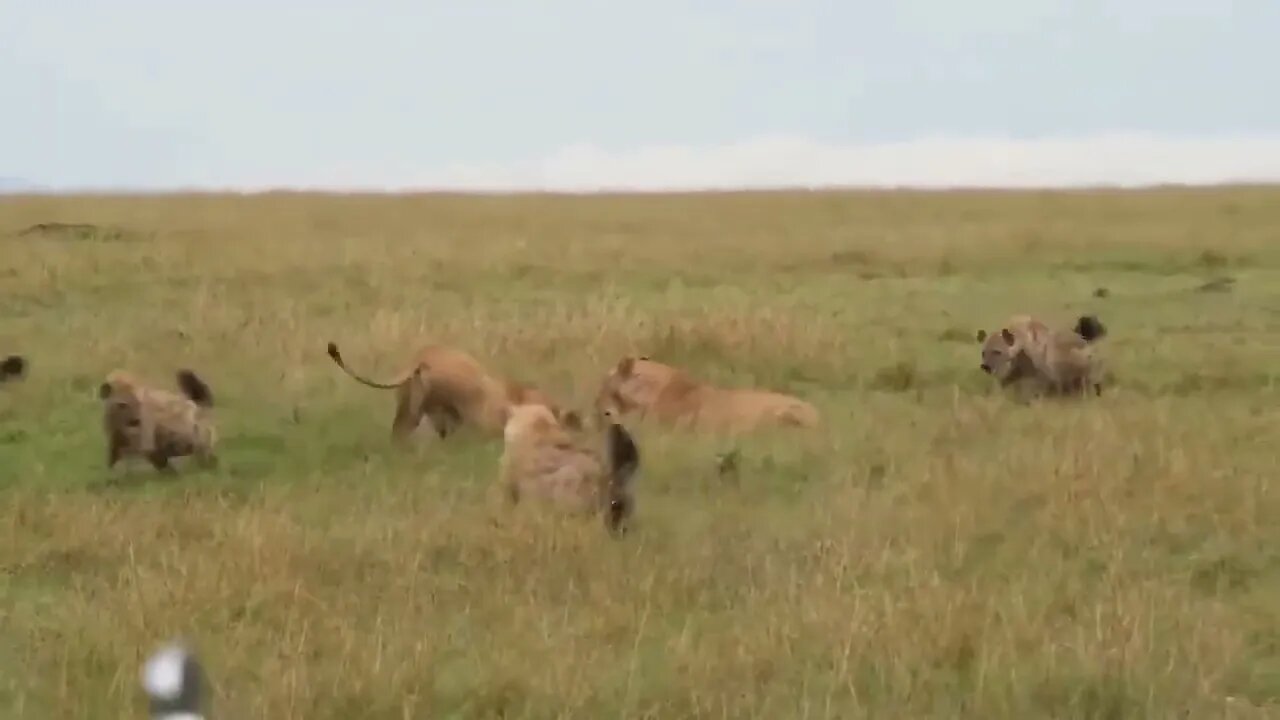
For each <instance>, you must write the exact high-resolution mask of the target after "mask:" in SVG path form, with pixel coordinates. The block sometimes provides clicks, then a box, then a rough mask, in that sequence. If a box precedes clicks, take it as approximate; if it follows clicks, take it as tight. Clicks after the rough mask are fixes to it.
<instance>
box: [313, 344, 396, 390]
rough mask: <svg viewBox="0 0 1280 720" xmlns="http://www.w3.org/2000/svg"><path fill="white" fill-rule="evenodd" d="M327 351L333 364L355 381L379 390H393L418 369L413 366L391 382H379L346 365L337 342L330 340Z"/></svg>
mask: <svg viewBox="0 0 1280 720" xmlns="http://www.w3.org/2000/svg"><path fill="white" fill-rule="evenodd" d="M327 352H328V353H329V357H330V359H332V360H333V362H334V364H336V365H337V366H338V367H340V368H342V372H344V373H346V374H348V375H350V376H351V377H352V378H354V379H355V381H356V382H358V383H360V384H362V385H368V386H369V387H371V388H377V389H379V390H394V389H395V388H398V387H400V386H401V385H403V384H404V381H405V380H408V379H409V378H410V377H412V376H413V375H414V374H415V373H416V372H417V371H418V368H417V366H415V367H414V368H413V369H412V370H410V371H408V372H405V373H402V374H401V375H400V377H398V378H396V379H395V380H392V381H391V382H386V383H380V382H378V381H376V380H370V379H369V378H366V377H362V376H360V375H357V374H356V373H355V371H353V370H352V369H351V368H349V367H347V364H346V363H345V362H343V361H342V353H340V352H338V344H337V343H335V342H332V341H330V342H329V347H328V349H327Z"/></svg>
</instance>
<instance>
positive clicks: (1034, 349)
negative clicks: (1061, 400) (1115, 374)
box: [977, 315, 1107, 395]
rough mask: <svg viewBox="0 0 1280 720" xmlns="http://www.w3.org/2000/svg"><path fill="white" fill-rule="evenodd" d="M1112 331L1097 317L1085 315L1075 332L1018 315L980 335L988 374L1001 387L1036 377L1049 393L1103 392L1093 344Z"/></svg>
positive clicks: (1080, 319) (1035, 379)
mask: <svg viewBox="0 0 1280 720" xmlns="http://www.w3.org/2000/svg"><path fill="white" fill-rule="evenodd" d="M1106 333H1107V329H1106V328H1105V327H1104V326H1103V325H1102V323H1101V322H1100V321H1099V320H1098V318H1097V317H1095V316H1092V315H1083V316H1081V317H1080V318H1078V319H1077V320H1076V324H1075V326H1074V327H1073V328H1072V329H1071V330H1070V331H1065V332H1064V331H1061V330H1054V329H1051V328H1050V327H1049V326H1048V325H1046V324H1045V323H1044V322H1042V321H1040V320H1038V319H1036V318H1034V317H1031V316H1030V315H1014V316H1013V317H1011V318H1010V319H1009V322H1008V323H1007V324H1006V325H1005V327H1003V328H1001V330H1000V332H997V333H991V334H988V333H987V332H986V331H985V330H979V331H978V333H977V339H978V342H979V343H981V344H982V362H981V364H980V365H979V367H980V368H981V369H982V371H983V372H985V373H987V374H988V375H991V376H993V377H995V378H997V379H998V380H999V381H1000V386H1001V387H1007V386H1009V385H1011V384H1013V383H1015V382H1018V381H1020V380H1032V381H1034V382H1035V384H1036V385H1037V386H1038V387H1039V388H1040V389H1041V390H1043V391H1044V392H1046V393H1047V394H1050V395H1066V394H1083V393H1085V392H1087V391H1089V390H1093V392H1094V394H1095V395H1101V394H1102V384H1101V383H1100V382H1097V381H1096V379H1095V375H1096V374H1097V367H1096V366H1097V361H1096V359H1095V358H1094V356H1093V344H1094V342H1095V341H1097V340H1098V339H1100V338H1102V337H1104V336H1105V335H1106Z"/></svg>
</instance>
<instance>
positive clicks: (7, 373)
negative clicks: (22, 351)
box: [0, 355, 27, 382]
mask: <svg viewBox="0 0 1280 720" xmlns="http://www.w3.org/2000/svg"><path fill="white" fill-rule="evenodd" d="M26 372H27V359H26V358H24V357H22V356H21V355H10V356H9V357H7V358H5V359H4V360H0V382H4V381H5V380H9V379H10V378H20V377H22V376H23V374H25V373H26Z"/></svg>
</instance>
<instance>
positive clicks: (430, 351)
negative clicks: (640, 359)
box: [328, 342, 582, 442]
mask: <svg viewBox="0 0 1280 720" xmlns="http://www.w3.org/2000/svg"><path fill="white" fill-rule="evenodd" d="M328 353H329V357H330V358H331V359H332V360H333V362H334V363H336V364H337V366H338V367H340V368H342V371H343V372H345V373H346V374H347V375H350V376H351V377H352V378H354V379H355V380H356V382H359V383H361V384H363V385H367V386H369V387H371V388H377V389H380V390H395V391H396V412H395V417H394V418H393V419H392V422H391V438H392V440H394V441H396V442H401V441H403V440H405V439H406V438H408V437H409V435H410V434H412V433H413V431H414V430H415V429H417V427H418V425H419V424H420V423H421V422H422V418H423V416H424V415H425V416H426V417H427V419H428V420H429V421H430V423H431V426H432V428H433V429H434V430H435V432H436V434H437V435H439V436H440V439H442V440H443V439H444V438H446V437H448V436H449V434H450V433H452V432H453V431H454V430H455V429H457V428H458V427H459V426H461V425H463V424H467V425H470V426H472V427H476V428H478V429H480V430H481V431H483V432H485V433H487V434H490V435H497V434H499V433H501V432H502V428H503V424H504V423H505V421H506V413H507V410H508V409H509V408H510V407H512V406H517V405H526V404H530V403H537V404H541V405H545V406H547V407H548V408H551V410H552V412H553V413H554V414H555V416H556V418H557V419H559V420H560V421H561V422H563V423H564V424H565V425H566V426H568V427H570V428H575V429H578V428H581V426H582V421H581V418H580V417H579V416H578V414H577V413H576V412H573V411H565V410H562V409H561V408H560V407H559V406H558V405H556V404H555V403H554V402H552V401H551V399H550V398H548V397H547V396H546V394H545V393H543V392H542V391H541V390H538V389H537V388H535V387H532V386H530V385H526V384H524V383H520V382H516V381H513V380H508V379H501V378H498V377H496V376H494V375H493V374H491V373H490V372H489V371H487V370H486V369H485V368H484V366H483V365H481V364H480V363H479V362H478V361H477V360H476V359H475V358H473V357H472V356H471V355H470V354H468V353H466V352H463V351H462V350H457V349H455V348H451V347H446V346H443V345H428V346H426V347H424V348H422V349H421V350H419V351H418V354H417V355H416V356H415V357H414V360H413V362H412V363H411V364H410V365H409V367H408V368H406V369H405V370H404V371H403V372H401V373H400V374H399V375H397V376H396V377H395V378H394V379H393V380H390V381H388V382H377V381H374V380H370V379H368V378H365V377H362V376H360V375H358V374H356V373H355V372H354V371H352V370H351V369H350V368H348V367H347V365H346V363H345V362H343V360H342V354H341V353H340V352H339V351H338V346H337V344H336V343H333V342H330V343H329V347H328Z"/></svg>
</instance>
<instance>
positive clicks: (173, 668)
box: [142, 642, 208, 720]
mask: <svg viewBox="0 0 1280 720" xmlns="http://www.w3.org/2000/svg"><path fill="white" fill-rule="evenodd" d="M207 682H208V678H206V677H205V672H204V668H203V667H202V666H201V664H200V662H199V660H197V659H196V656H195V654H194V653H193V652H192V651H191V650H189V649H188V648H187V647H185V646H184V645H183V644H181V643H177V642H174V643H170V644H168V645H166V646H164V647H162V648H160V649H159V650H157V651H156V652H154V653H152V655H151V657H149V658H147V662H146V664H144V665H143V666H142V689H143V691H144V692H145V693H146V694H147V708H148V710H149V712H150V715H151V720H203V718H204V717H205V715H204V712H205V710H206V708H205V706H206V705H207V702H208V700H207V698H206V693H205V684H206V683H207Z"/></svg>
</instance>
